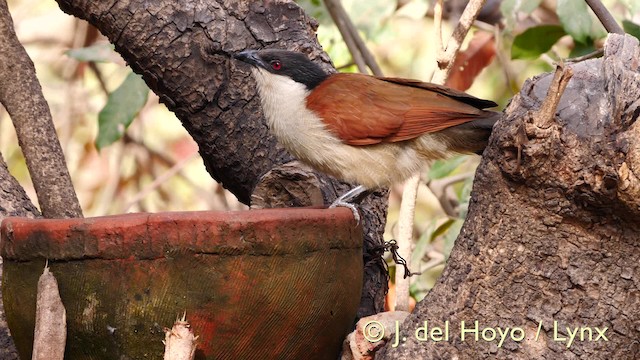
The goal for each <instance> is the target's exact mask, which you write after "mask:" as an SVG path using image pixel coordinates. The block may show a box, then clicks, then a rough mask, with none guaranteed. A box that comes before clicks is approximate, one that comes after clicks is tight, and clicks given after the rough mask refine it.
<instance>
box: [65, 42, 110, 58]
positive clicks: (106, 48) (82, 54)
mask: <svg viewBox="0 0 640 360" xmlns="http://www.w3.org/2000/svg"><path fill="white" fill-rule="evenodd" d="M113 49H114V47H113V45H111V44H96V45H91V46H88V47H84V48H79V49H71V50H67V51H66V52H65V54H67V56H69V57H71V58H74V59H76V60H79V61H87V62H113V59H114V56H115V55H114V50H113Z"/></svg>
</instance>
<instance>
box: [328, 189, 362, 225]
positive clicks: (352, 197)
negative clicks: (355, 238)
mask: <svg viewBox="0 0 640 360" xmlns="http://www.w3.org/2000/svg"><path fill="white" fill-rule="evenodd" d="M371 192H372V191H371V190H369V189H367V188H365V187H364V186H362V185H358V186H356V187H354V188H353V189H351V190H349V191H347V192H346V193H344V194H343V195H342V196H340V197H339V198H337V199H336V201H334V202H333V203H332V204H331V206H329V208H335V207H337V206H341V207H346V208H349V209H351V212H353V217H354V218H355V219H356V222H357V223H360V212H358V208H357V207H356V206H355V205H354V204H353V203H354V202H355V203H360V202H361V201H362V200H363V199H364V198H365V197H366V196H367V195H369V194H370V193H371Z"/></svg>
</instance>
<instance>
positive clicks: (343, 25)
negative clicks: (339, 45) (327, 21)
mask: <svg viewBox="0 0 640 360" xmlns="http://www.w3.org/2000/svg"><path fill="white" fill-rule="evenodd" d="M325 5H326V6H327V10H328V11H329V14H330V15H331V18H333V21H334V22H335V24H336V26H337V27H338V30H340V34H342V38H343V39H344V42H345V44H346V45H347V48H349V51H350V52H351V55H352V56H353V60H354V62H355V63H356V64H357V65H358V70H359V71H360V72H361V73H366V72H367V70H366V68H365V66H368V67H369V69H371V72H372V73H373V75H375V76H383V74H382V70H381V69H380V66H379V65H378V63H377V62H376V60H375V58H374V57H373V54H371V51H369V48H368V47H367V45H366V44H365V43H364V40H363V39H362V38H361V37H360V34H359V33H358V29H357V28H356V26H355V25H354V24H353V22H352V21H351V18H350V17H349V15H348V14H347V11H346V10H345V9H344V7H343V6H342V4H341V3H340V0H325Z"/></svg>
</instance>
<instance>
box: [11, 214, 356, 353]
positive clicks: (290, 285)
mask: <svg viewBox="0 0 640 360" xmlns="http://www.w3.org/2000/svg"><path fill="white" fill-rule="evenodd" d="M1 231H2V232H1V240H0V241H1V244H0V254H1V255H2V257H3V259H4V263H3V266H4V268H3V269H4V276H3V279H2V280H3V281H2V292H3V300H4V306H5V311H6V315H7V322H8V324H9V328H10V330H11V333H12V335H13V337H14V340H15V342H16V345H17V347H18V350H19V352H20V354H21V357H22V358H24V359H29V358H31V347H32V342H33V328H34V322H35V303H36V288H37V282H38V277H39V276H40V274H41V273H42V270H43V267H44V265H45V261H46V260H47V259H48V260H49V265H50V267H51V271H52V272H53V274H54V275H55V277H56V279H57V280H58V284H59V288H60V295H61V297H62V302H63V303H64V305H65V308H66V311H67V326H68V336H67V348H66V354H65V358H68V359H109V360H113V359H162V354H163V344H162V340H163V339H164V328H165V327H171V326H172V324H173V322H174V321H175V320H176V317H177V316H178V315H180V316H181V315H182V314H183V313H184V312H186V315H187V320H188V321H189V322H190V323H191V327H192V329H193V331H194V333H195V334H196V335H198V336H199V338H198V342H197V343H198V350H197V352H196V359H314V358H317V359H336V358H337V357H338V354H339V352H340V347H341V343H342V340H343V338H344V336H345V335H346V334H347V333H348V332H349V331H350V330H351V327H352V324H353V321H354V319H355V315H356V311H357V308H358V304H359V300H360V291H361V287H362V268H363V266H362V230H361V228H360V227H356V224H355V222H354V220H353V217H352V215H351V212H350V211H349V210H348V209H344V208H339V209H330V210H326V209H269V210H251V211H240V212H182V213H157V214H146V213H138V214H127V215H119V216H106V217H96V218H87V219H63V220H47V219H42V220H32V219H26V218H7V219H5V220H4V221H3V222H2V229H1Z"/></svg>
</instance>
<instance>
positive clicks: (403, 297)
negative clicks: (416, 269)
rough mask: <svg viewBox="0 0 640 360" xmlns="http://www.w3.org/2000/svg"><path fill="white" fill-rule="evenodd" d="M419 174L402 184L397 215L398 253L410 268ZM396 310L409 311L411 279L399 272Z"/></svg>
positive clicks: (397, 275) (397, 273) (397, 272)
mask: <svg viewBox="0 0 640 360" xmlns="http://www.w3.org/2000/svg"><path fill="white" fill-rule="evenodd" d="M419 185H420V174H415V175H413V176H412V177H410V178H409V179H408V180H407V181H405V183H404V189H403V191H402V202H400V213H399V214H398V240H397V242H398V253H399V254H400V256H402V257H403V258H405V259H406V262H407V264H406V266H407V268H409V267H410V266H411V243H412V242H413V219H414V216H415V212H416V198H417V196H418V186H419ZM395 280H396V308H395V310H396V311H398V310H403V311H409V300H410V299H409V297H410V294H409V286H410V282H411V279H410V278H405V277H404V276H403V274H402V272H401V271H396V278H395Z"/></svg>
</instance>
